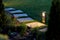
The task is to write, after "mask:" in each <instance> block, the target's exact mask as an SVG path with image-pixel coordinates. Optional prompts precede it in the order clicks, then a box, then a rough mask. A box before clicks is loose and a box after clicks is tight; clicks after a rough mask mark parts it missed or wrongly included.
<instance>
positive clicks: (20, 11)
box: [9, 10, 23, 14]
mask: <svg viewBox="0 0 60 40" xmlns="http://www.w3.org/2000/svg"><path fill="white" fill-rule="evenodd" d="M9 13H11V14H14V13H23V11H22V10H15V11H9Z"/></svg>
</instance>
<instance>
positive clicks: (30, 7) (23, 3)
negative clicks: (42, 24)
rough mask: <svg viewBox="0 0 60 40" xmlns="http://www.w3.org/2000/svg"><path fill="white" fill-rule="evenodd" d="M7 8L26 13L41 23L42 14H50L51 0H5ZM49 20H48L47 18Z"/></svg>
mask: <svg viewBox="0 0 60 40" xmlns="http://www.w3.org/2000/svg"><path fill="white" fill-rule="evenodd" d="M3 1H4V4H5V6H6V7H15V8H16V9H21V10H23V11H24V12H26V13H27V14H28V15H29V16H31V17H32V18H34V19H37V20H38V21H41V18H42V17H41V13H42V12H43V11H47V13H46V14H47V15H48V14H49V10H50V6H51V0H3ZM47 20H48V18H47Z"/></svg>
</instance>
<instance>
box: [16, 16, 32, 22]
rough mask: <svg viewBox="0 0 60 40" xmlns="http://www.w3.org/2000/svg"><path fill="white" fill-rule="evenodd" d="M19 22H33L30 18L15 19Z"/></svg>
mask: <svg viewBox="0 0 60 40" xmlns="http://www.w3.org/2000/svg"><path fill="white" fill-rule="evenodd" d="M17 20H18V21H19V22H29V21H33V19H32V18H30V17H28V18H20V19H17Z"/></svg>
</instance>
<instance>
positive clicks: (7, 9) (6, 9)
mask: <svg viewBox="0 0 60 40" xmlns="http://www.w3.org/2000/svg"><path fill="white" fill-rule="evenodd" d="M4 10H5V11H9V10H15V9H14V8H5V9H4Z"/></svg>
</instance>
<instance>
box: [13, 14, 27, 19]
mask: <svg viewBox="0 0 60 40" xmlns="http://www.w3.org/2000/svg"><path fill="white" fill-rule="evenodd" d="M13 16H14V17H16V18H18V17H23V16H26V17H28V15H27V14H13Z"/></svg>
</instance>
